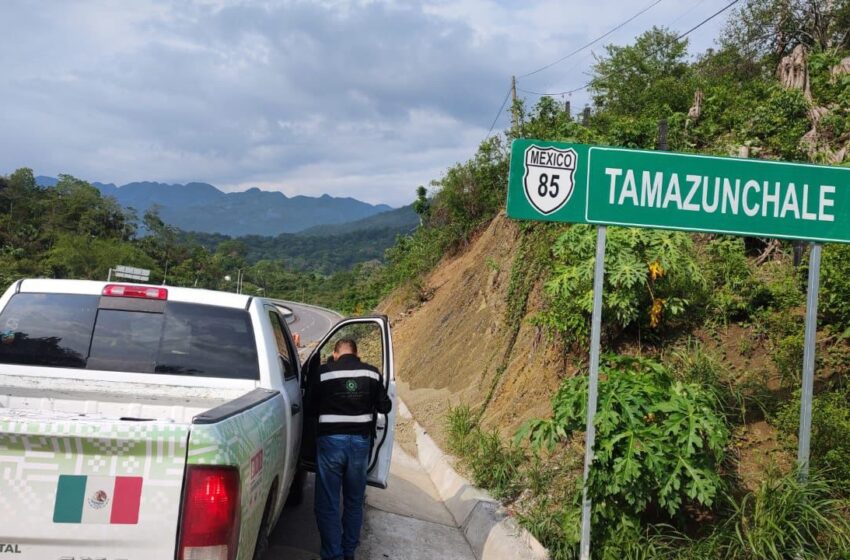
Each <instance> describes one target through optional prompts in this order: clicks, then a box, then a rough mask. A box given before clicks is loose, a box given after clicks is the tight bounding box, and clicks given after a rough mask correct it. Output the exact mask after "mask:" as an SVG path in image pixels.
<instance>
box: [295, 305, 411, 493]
mask: <svg viewBox="0 0 850 560" xmlns="http://www.w3.org/2000/svg"><path fill="white" fill-rule="evenodd" d="M342 338H350V339H352V340H354V341H355V342H356V343H357V350H358V355H359V356H360V359H361V360H362V361H364V362H366V363H368V364H371V365H373V366H375V367H376V368H378V370H379V371H380V372H381V380H382V383H383V384H384V387H386V389H387V395H389V397H390V400H392V403H393V407H392V410H390V413H389V414H380V413H375V418H374V420H373V427H374V429H373V430H372V434H373V438H372V456H371V459H370V461H369V472H368V476H367V482H368V483H369V485H371V486H377V487H378V488H386V487H387V480H388V479H389V475H390V462H391V461H392V453H393V441H394V440H395V418H396V408H397V403H396V387H395V372H394V369H393V345H392V334H391V332H390V322H389V319H387V317H386V316H384V315H379V316H369V317H357V318H352V319H344V320H342V321H340V322H339V323H337V324H336V326H334V327H333V328H332V329H331V330H330V331H329V332H328V334H326V335H325V338H323V339H322V341H321V342H320V343H319V344H318V346H316V348H315V350H313V352H312V353H311V354H310V356H309V357H308V358H307V360H306V361H305V362H304V368H303V373H304V375H303V377H302V381H303V386H304V390H305V392H306V391H307V390H308V389H309V385H310V384H311V383H317V382H318V372H319V368H320V367H321V365H322V364H325V363H327V361H328V359H329V358H330V357H331V356H332V354H333V347H334V344H336V341H337V340H340V339H342ZM311 412H312V411H311ZM317 425H318V419H317V417H316V416H315V414H312V413H311V414H308V415H307V416H305V418H304V432H303V436H302V439H301V468H303V469H305V470H308V471H310V472H316V430H317Z"/></svg>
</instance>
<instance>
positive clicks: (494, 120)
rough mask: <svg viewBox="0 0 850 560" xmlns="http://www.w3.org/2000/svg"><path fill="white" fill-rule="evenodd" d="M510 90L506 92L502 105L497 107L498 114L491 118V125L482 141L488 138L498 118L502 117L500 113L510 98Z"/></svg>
mask: <svg viewBox="0 0 850 560" xmlns="http://www.w3.org/2000/svg"><path fill="white" fill-rule="evenodd" d="M511 89H512V88H508V92H507V93H506V94H505V98H504V99H503V100H502V105H501V106H500V107H499V112H498V113H496V116H495V117H494V118H493V123H492V124H491V125H490V130H488V131H487V136H485V137H484V140H487V139H489V138H490V134H492V133H493V128H494V127H495V126H496V121H498V120H499V117H501V116H502V111H503V110H504V109H505V103H507V102H508V97H510V96H511Z"/></svg>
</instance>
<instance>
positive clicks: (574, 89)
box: [521, 0, 741, 97]
mask: <svg viewBox="0 0 850 560" xmlns="http://www.w3.org/2000/svg"><path fill="white" fill-rule="evenodd" d="M740 1H741V0H732V2H729V3H728V4H726V5H725V6H723V7H722V8H720V9H719V10H717V11H716V12H714V13H713V14H711V15H710V16H708V17H707V18H705V19H704V20H702V21H701V22H699V23H698V24H696V25H695V26H693V27H691V28H690V29H688V30H687V31H685V32H684V33H682V34H681V35H679V36H678V37H676V38H675V39H674V41H678V40H680V39H683V38H685V37H687V36H688V35H690V34H691V33H693V32H694V31H696V30H697V29H699V28H700V27H702V26H703V25H705V24H706V23H708V22H709V21H711V20H713V19H714V18H716V17H717V16H719V15H720V14H722V13H723V12H725V11H726V10H728V9H729V8H731V7H732V6H734V5H735V4H737V3H738V2H740ZM662 48H663V47H662ZM659 52H661V49H656V50H655V51H654V52H652V53H650V54H649V56H647V57H646V58H649V57H650V56H655V55H656V54H658V53H659ZM588 86H590V82H587V83H586V84H584V85H583V86H580V87H577V88H573V89H570V90H567V91H560V92H556V93H539V92H532V91H528V90H525V89H522V90H521V91H524V92H526V93H531V94H532V95H541V96H543V95H548V96H552V97H554V96H558V95H570V94H573V93H576V92H577V91H581V90H583V89H586V88H587V87H588Z"/></svg>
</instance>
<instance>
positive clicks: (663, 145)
mask: <svg viewBox="0 0 850 560" xmlns="http://www.w3.org/2000/svg"><path fill="white" fill-rule="evenodd" d="M668 129H669V126H668V124H667V119H666V118H665V119H661V120H660V121H658V143H657V144H656V145H655V149H656V150H662V151H665V152H667V151H669V150H670V145H669V144H668V143H667V130H668Z"/></svg>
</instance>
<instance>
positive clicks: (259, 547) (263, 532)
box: [254, 491, 275, 560]
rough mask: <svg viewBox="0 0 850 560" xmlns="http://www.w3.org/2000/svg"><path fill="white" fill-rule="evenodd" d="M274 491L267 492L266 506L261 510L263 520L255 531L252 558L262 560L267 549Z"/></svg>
mask: <svg viewBox="0 0 850 560" xmlns="http://www.w3.org/2000/svg"><path fill="white" fill-rule="evenodd" d="M274 494H275V493H274V491H272V492H269V497H268V499H267V500H266V507H265V509H264V510H263V520H262V521H261V522H260V530H259V531H257V543H256V544H255V545H254V560H263V557H264V556H265V555H266V553H267V552H268V551H269V536H270V533H271V527H269V524H270V523H271V517H272V509H273V508H272V504H274Z"/></svg>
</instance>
